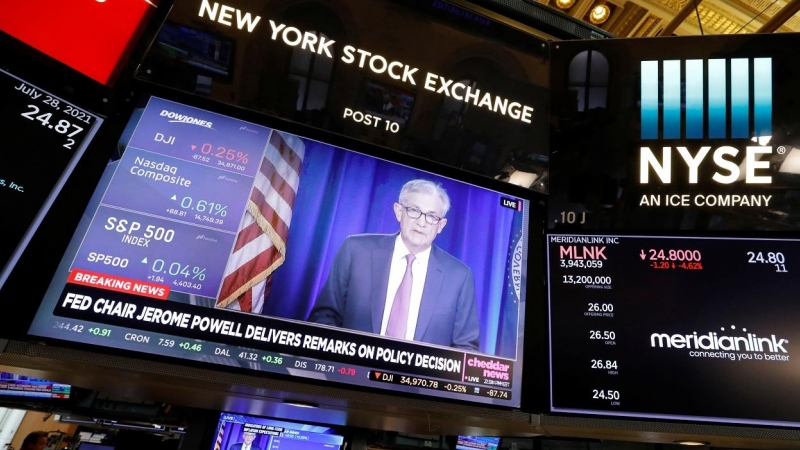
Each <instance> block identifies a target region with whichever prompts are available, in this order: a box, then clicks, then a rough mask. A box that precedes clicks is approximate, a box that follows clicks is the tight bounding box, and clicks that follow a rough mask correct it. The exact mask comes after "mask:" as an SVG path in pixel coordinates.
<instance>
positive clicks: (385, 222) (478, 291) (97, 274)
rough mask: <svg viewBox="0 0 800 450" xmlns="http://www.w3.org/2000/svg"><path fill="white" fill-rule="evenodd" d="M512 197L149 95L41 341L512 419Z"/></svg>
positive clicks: (519, 217)
mask: <svg viewBox="0 0 800 450" xmlns="http://www.w3.org/2000/svg"><path fill="white" fill-rule="evenodd" d="M478 179H480V178H478ZM494 185H495V186H501V187H502V186H506V185H505V184H503V183H495V184H494ZM507 192H508V191H506V192H502V191H497V190H491V189H486V188H484V187H480V186H478V185H475V184H468V183H464V182H461V181H458V180H456V179H453V178H447V177H443V176H440V175H436V174H434V173H431V172H426V171H423V170H420V169H417V168H414V167H411V166H408V165H401V164H397V163H394V162H390V161H388V160H386V159H379V158H376V157H372V156H369V155H367V154H365V153H359V152H355V151H352V150H348V149H346V148H341V147H336V146H333V145H330V144H327V143H325V142H321V141H317V140H313V139H308V138H305V137H302V136H297V135H293V134H289V133H286V132H282V131H280V130H278V129H273V128H269V127H266V126H262V125H258V124H255V123H251V122H245V121H243V120H239V119H236V118H234V117H231V116H227V115H221V114H218V113H214V112H211V111H208V110H204V109H199V108H197V107H193V106H189V105H187V104H181V103H176V102H174V101H169V100H166V99H163V98H158V97H148V98H146V99H145V100H144V101H143V103H142V105H141V108H138V109H136V111H135V113H134V114H133V116H132V118H131V120H130V122H129V126H128V128H127V130H126V132H125V133H124V134H123V136H122V138H121V139H120V141H119V144H118V146H117V151H116V152H115V155H114V156H113V157H112V160H111V161H109V163H108V167H107V170H106V173H105V174H104V176H103V178H102V181H101V182H100V184H99V185H98V187H97V189H96V191H95V195H94V197H93V198H92V200H91V202H90V204H89V206H88V208H87V209H86V212H85V214H84V217H83V220H82V222H81V223H80V225H79V227H78V229H77V231H76V232H75V234H74V236H73V238H72V241H71V243H70V244H69V248H68V250H67V252H66V254H65V255H64V257H63V259H62V260H61V263H60V266H59V268H58V271H57V273H56V274H55V277H54V278H53V281H52V283H51V284H50V286H49V288H48V290H47V293H46V295H45V298H44V301H43V302H42V304H41V306H40V309H39V312H38V313H37V315H36V318H35V320H34V322H33V324H32V326H31V327H30V334H31V335H34V336H39V337H44V338H53V339H60V340H66V341H74V342H80V343H88V344H96V345H101V346H105V347H112V348H117V349H125V350H132V351H138V352H142V353H147V354H155V355H163V356H169V357H177V358H183V359H189V360H194V361H202V362H204V363H207V364H219V365H224V366H226V367H238V368H241V369H250V370H258V371H264V372H271V373H278V374H284V375H292V376H296V377H305V378H309V379H311V378H313V379H316V380H327V381H335V382H339V383H346V384H350V385H354V386H360V387H369V388H377V389H388V390H392V391H399V392H404V393H413V394H420V395H426V396H435V397H441V398H447V399H454V400H460V401H468V402H478V403H486V404H494V405H498V406H507V407H517V406H519V405H520V393H521V385H522V379H521V372H522V359H523V336H524V333H523V327H524V310H525V305H526V281H527V278H526V277H527V262H528V251H527V248H528V238H529V237H528V233H529V225H530V222H531V219H530V204H531V202H530V200H529V199H526V198H518V197H514V196H512V195H509V194H508V193H507ZM513 192H523V193H524V192H527V191H524V190H521V189H518V190H515V191H513ZM409 254H411V255H414V258H413V259H412V258H406V256H408V255H409ZM409 261H410V263H409ZM407 269H408V270H407Z"/></svg>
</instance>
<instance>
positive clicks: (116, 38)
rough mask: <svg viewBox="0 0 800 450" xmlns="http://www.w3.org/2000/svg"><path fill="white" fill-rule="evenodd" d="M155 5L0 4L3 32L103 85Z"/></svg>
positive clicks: (143, 1) (142, 1)
mask: <svg viewBox="0 0 800 450" xmlns="http://www.w3.org/2000/svg"><path fill="white" fill-rule="evenodd" d="M157 4H158V0H130V1H81V2H64V1H61V0H39V1H35V2H28V1H22V0H14V1H10V2H5V4H4V5H3V14H2V15H0V31H3V32H5V33H7V34H9V35H11V36H13V37H14V38H16V39H18V40H20V41H22V42H24V43H25V44H27V45H29V46H31V47H33V48H35V49H36V50H38V51H40V52H42V53H44V54H46V55H48V56H50V57H51V58H54V59H56V60H57V61H59V62H61V63H64V64H66V65H67V66H69V67H71V68H73V69H75V70H77V71H78V72H80V73H82V74H84V75H86V76H88V77H89V78H91V79H93V80H95V81H97V82H98V83H101V84H104V85H110V84H112V83H113V82H114V78H115V76H116V75H117V74H118V72H119V70H120V68H121V66H122V65H124V63H125V62H127V61H126V57H127V56H128V55H129V54H130V50H131V48H132V47H133V46H134V45H135V43H136V39H138V37H139V36H140V35H141V32H142V30H143V28H144V25H145V24H146V23H147V20H148V19H149V18H150V16H151V15H152V14H153V13H154V12H155V10H156V7H157Z"/></svg>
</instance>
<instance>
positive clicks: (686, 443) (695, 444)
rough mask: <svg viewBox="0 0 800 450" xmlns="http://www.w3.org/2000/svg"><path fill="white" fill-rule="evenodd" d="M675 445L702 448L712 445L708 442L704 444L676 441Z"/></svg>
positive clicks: (700, 442)
mask: <svg viewBox="0 0 800 450" xmlns="http://www.w3.org/2000/svg"><path fill="white" fill-rule="evenodd" d="M675 443H676V444H678V445H688V446H692V447H700V446H703V445H710V444H709V443H708V442H704V441H675Z"/></svg>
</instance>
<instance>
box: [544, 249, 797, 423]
mask: <svg viewBox="0 0 800 450" xmlns="http://www.w3.org/2000/svg"><path fill="white" fill-rule="evenodd" d="M547 241H548V261H549V269H548V270H549V273H548V279H549V280H550V283H549V308H550V328H551V332H550V364H551V387H552V389H551V397H550V406H551V410H552V411H553V412H557V413H575V414H592V415H606V416H624V417H637V418H649V419H670V420H691V421H713V422H727V423H740V424H751V425H769V426H791V427H798V426H800V413H798V411H797V410H796V408H793V407H792V406H791V405H794V404H795V403H796V402H797V401H800V391H799V390H798V383H797V379H796V377H794V376H793V374H796V373H797V372H798V371H800V362H798V360H796V359H792V358H796V355H793V353H795V346H796V345H797V343H798V342H800V333H798V329H797V321H798V320H800V306H798V302H797V301H796V298H795V297H796V295H795V293H796V292H797V291H798V289H800V283H799V282H798V280H797V278H796V277H794V276H793V274H795V272H796V271H797V265H796V264H797V261H800V241H799V240H797V239H766V238H760V239H759V238H730V237H725V238H722V237H679V236H634V235H626V234H613V235H611V234H609V235H586V234H550V235H548V236H547ZM774 398H780V399H781V401H780V402H772V401H767V400H766V399H774Z"/></svg>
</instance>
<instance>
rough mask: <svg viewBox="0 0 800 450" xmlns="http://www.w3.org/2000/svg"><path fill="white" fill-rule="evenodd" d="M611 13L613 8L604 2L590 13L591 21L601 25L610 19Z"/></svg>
mask: <svg viewBox="0 0 800 450" xmlns="http://www.w3.org/2000/svg"><path fill="white" fill-rule="evenodd" d="M610 15H611V8H609V7H608V5H605V4H602V5H597V6H595V7H594V8H592V12H590V13H589V21H590V22H592V23H593V24H595V25H600V24H601V23H604V22H605V21H606V20H608V17H609V16H610Z"/></svg>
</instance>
